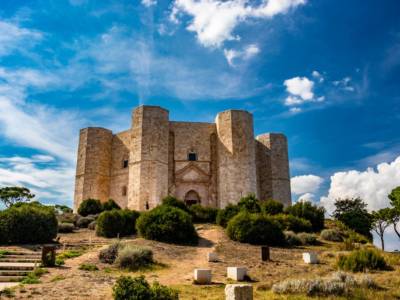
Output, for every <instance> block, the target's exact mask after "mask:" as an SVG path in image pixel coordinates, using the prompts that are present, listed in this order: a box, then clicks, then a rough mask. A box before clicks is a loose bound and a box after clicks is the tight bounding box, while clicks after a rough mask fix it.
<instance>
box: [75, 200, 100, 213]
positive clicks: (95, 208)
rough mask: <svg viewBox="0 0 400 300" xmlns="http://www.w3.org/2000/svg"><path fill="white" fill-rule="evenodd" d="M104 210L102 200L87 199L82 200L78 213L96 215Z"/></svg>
mask: <svg viewBox="0 0 400 300" xmlns="http://www.w3.org/2000/svg"><path fill="white" fill-rule="evenodd" d="M102 211H103V205H102V204H101V202H100V200H97V199H87V200H84V201H82V203H81V204H80V205H79V208H78V214H80V215H81V216H84V217H86V216H87V215H96V214H99V213H101V212H102Z"/></svg>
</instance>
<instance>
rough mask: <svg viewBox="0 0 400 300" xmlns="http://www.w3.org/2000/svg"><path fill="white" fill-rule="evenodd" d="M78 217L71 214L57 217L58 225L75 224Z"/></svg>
mask: <svg viewBox="0 0 400 300" xmlns="http://www.w3.org/2000/svg"><path fill="white" fill-rule="evenodd" d="M78 218H79V216H78V215H76V214H72V213H63V214H61V215H57V220H58V223H72V224H76V221H77V220H78Z"/></svg>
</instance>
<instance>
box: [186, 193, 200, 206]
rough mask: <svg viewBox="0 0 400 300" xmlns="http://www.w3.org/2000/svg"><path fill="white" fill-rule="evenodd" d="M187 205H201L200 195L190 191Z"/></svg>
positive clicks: (187, 194)
mask: <svg viewBox="0 0 400 300" xmlns="http://www.w3.org/2000/svg"><path fill="white" fill-rule="evenodd" d="M185 203H186V204H187V205H193V204H200V196H199V194H198V193H197V192H196V191H194V190H190V191H189V192H187V193H186V195H185Z"/></svg>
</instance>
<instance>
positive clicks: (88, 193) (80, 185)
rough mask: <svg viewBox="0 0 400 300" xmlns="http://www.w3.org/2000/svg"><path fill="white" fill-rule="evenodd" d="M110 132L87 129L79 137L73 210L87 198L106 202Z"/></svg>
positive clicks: (109, 162)
mask: <svg viewBox="0 0 400 300" xmlns="http://www.w3.org/2000/svg"><path fill="white" fill-rule="evenodd" d="M111 145H112V132H111V131H110V130H108V129H104V128H95V127H89V128H85V129H82V130H81V131H80V135H79V147H78V160H77V168H76V181H75V198H74V209H75V210H77V208H78V207H79V204H80V203H81V202H82V201H83V200H86V199H88V198H94V199H99V200H101V201H107V200H108V197H109V191H110V166H111Z"/></svg>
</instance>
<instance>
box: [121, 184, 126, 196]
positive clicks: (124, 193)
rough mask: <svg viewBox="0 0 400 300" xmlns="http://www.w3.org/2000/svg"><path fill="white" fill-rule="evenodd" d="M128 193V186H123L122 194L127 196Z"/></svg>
mask: <svg viewBox="0 0 400 300" xmlns="http://www.w3.org/2000/svg"><path fill="white" fill-rule="evenodd" d="M126 194H127V188H126V186H123V187H122V196H126Z"/></svg>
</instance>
